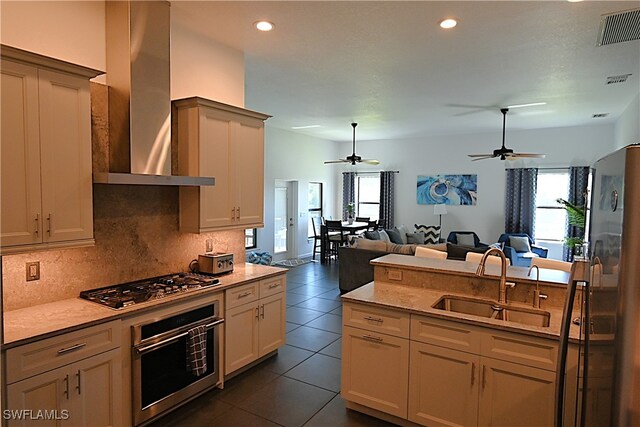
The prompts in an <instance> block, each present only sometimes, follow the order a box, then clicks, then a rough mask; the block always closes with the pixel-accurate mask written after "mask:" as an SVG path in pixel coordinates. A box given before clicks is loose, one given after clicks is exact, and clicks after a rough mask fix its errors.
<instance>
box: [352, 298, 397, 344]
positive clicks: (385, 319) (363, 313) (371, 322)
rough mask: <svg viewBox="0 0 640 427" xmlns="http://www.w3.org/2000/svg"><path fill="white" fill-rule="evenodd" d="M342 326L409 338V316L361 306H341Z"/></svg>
mask: <svg viewBox="0 0 640 427" xmlns="http://www.w3.org/2000/svg"><path fill="white" fill-rule="evenodd" d="M342 322H343V325H348V326H354V327H356V328H360V329H366V330H369V331H375V332H379V333H383V334H389V335H395V336H397V337H403V338H409V314H408V313H403V312H400V311H394V310H388V309H384V308H378V307H372V306H369V305H361V304H350V303H347V304H343V311H342Z"/></svg>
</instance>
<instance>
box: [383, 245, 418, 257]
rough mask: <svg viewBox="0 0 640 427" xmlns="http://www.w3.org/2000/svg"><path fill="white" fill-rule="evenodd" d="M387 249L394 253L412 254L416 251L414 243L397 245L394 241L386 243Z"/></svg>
mask: <svg viewBox="0 0 640 427" xmlns="http://www.w3.org/2000/svg"><path fill="white" fill-rule="evenodd" d="M387 251H389V252H391V253H394V254H402V255H413V254H414V253H415V251H416V245H398V244H396V243H387Z"/></svg>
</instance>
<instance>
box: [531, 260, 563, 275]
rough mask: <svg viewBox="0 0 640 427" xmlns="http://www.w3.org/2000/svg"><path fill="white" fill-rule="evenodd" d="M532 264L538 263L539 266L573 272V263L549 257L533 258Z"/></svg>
mask: <svg viewBox="0 0 640 427" xmlns="http://www.w3.org/2000/svg"><path fill="white" fill-rule="evenodd" d="M531 265H532V266H534V265H537V266H538V267H539V268H548V269H550V270H561V271H567V272H571V263H570V262H566V261H560V260H557V259H549V258H532V259H531Z"/></svg>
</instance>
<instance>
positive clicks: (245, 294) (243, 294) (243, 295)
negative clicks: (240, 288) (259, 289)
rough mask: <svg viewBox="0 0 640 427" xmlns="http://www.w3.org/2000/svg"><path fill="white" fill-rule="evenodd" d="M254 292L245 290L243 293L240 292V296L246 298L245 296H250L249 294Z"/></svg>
mask: <svg viewBox="0 0 640 427" xmlns="http://www.w3.org/2000/svg"><path fill="white" fill-rule="evenodd" d="M252 293H253V291H246V292H243V293H241V294H238V298H244V297H248V296H249V295H251V294H252Z"/></svg>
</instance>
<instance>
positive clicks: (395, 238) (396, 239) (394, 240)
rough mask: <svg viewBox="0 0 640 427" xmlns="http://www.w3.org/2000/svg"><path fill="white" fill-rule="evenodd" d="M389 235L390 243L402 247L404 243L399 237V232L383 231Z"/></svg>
mask: <svg viewBox="0 0 640 427" xmlns="http://www.w3.org/2000/svg"><path fill="white" fill-rule="evenodd" d="M384 231H386V232H387V234H388V235H389V240H391V243H397V244H398V245H403V244H404V243H405V242H403V241H402V237H401V236H400V232H399V231H398V230H384Z"/></svg>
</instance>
